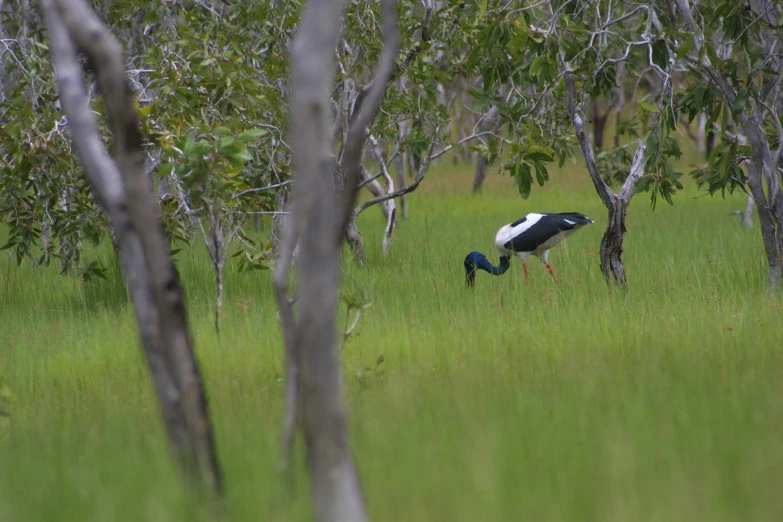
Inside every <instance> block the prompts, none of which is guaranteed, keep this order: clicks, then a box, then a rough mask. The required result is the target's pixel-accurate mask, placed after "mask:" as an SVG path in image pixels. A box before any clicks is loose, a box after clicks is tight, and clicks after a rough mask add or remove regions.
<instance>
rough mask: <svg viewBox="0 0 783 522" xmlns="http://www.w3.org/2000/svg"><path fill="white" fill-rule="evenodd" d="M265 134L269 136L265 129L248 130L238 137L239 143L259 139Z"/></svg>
mask: <svg viewBox="0 0 783 522" xmlns="http://www.w3.org/2000/svg"><path fill="white" fill-rule="evenodd" d="M267 134H269V131H267V130H266V129H248V130H246V131H244V132H243V133H242V134H240V135H239V141H248V140H251V139H253V138H260V137H261V136H266V135H267Z"/></svg>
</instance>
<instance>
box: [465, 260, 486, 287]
mask: <svg viewBox="0 0 783 522" xmlns="http://www.w3.org/2000/svg"><path fill="white" fill-rule="evenodd" d="M488 262H489V261H487V256H485V255H484V254H482V253H481V252H471V253H470V254H468V256H467V257H466V258H465V284H466V285H467V286H468V287H470V288H472V287H473V285H474V284H475V281H476V268H477V267H479V266H480V265H481V264H482V263H488Z"/></svg>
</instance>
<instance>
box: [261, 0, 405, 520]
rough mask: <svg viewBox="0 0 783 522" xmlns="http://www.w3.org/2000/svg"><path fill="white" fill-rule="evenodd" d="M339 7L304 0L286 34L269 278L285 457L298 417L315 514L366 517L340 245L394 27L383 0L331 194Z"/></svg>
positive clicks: (392, 50) (387, 72)
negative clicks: (349, 387)
mask: <svg viewBox="0 0 783 522" xmlns="http://www.w3.org/2000/svg"><path fill="white" fill-rule="evenodd" d="M343 5H344V0H310V1H309V2H308V4H307V6H306V7H305V9H304V14H303V17H302V21H301V25H300V28H299V31H298V32H297V34H296V36H295V38H294V40H293V42H292V53H291V64H292V69H291V70H292V82H291V85H292V90H291V104H290V106H291V150H292V162H293V179H294V181H295V183H294V190H293V202H292V207H293V219H291V220H289V222H288V224H287V225H286V230H285V235H284V240H283V249H282V252H281V256H282V257H281V260H280V261H279V262H278V269H277V270H276V273H275V280H274V283H275V291H276V293H277V297H278V302H279V306H280V309H281V320H282V322H283V330H284V332H283V335H284V339H285V341H286V357H287V361H286V377H287V378H288V379H291V380H290V381H289V382H287V383H286V390H287V394H288V396H287V398H286V401H287V405H286V411H285V417H284V430H283V455H282V458H283V463H282V465H283V466H284V467H288V464H287V462H285V461H286V459H289V458H290V453H291V446H292V442H293V429H292V426H294V425H296V423H297V420H298V422H299V423H300V424H301V427H302V433H303V435H304V441H305V445H306V448H307V456H308V459H307V460H308V465H309V470H310V481H311V488H310V489H311V492H312V496H313V507H314V510H315V515H316V518H317V519H318V520H320V521H323V522H338V521H339V522H364V521H366V520H368V516H367V511H366V508H365V502H364V496H363V493H362V490H361V487H360V483H359V476H358V472H357V470H356V466H355V464H354V461H353V457H352V456H351V451H350V444H349V437H348V427H347V419H346V417H347V414H346V410H345V406H344V404H343V399H342V376H341V370H340V365H339V360H338V357H337V338H336V333H337V328H336V327H337V324H336V323H337V294H338V290H339V283H340V249H341V246H342V242H343V239H344V237H345V230H346V226H347V224H348V223H350V221H351V216H352V205H353V203H354V200H355V197H356V187H357V185H358V181H359V179H360V176H361V165H360V159H361V155H362V149H363V147H364V142H365V140H366V137H367V128H368V126H369V125H370V124H371V122H372V120H373V119H374V118H375V115H376V114H377V112H378V109H379V108H380V103H381V99H382V98H383V96H384V94H385V91H386V86H387V84H388V81H389V78H390V77H391V74H392V68H393V66H394V58H395V56H396V54H397V51H398V48H399V35H398V30H397V21H396V2H394V0H382V2H381V9H382V14H383V20H384V23H383V32H384V52H383V56H382V58H381V62H380V64H379V67H378V71H377V73H376V77H375V78H374V80H373V82H372V87H371V88H369V89H368V90H367V92H366V95H365V97H364V98H363V100H362V103H361V104H360V105H361V106H360V107H356V108H355V109H354V114H353V115H352V117H351V124H350V128H349V130H348V134H347V140H346V143H345V147H344V149H343V157H342V159H341V162H340V163H341V165H340V167H341V169H340V170H341V171H342V174H343V175H344V176H345V182H344V187H343V190H342V191H341V192H338V191H337V190H336V187H335V183H334V176H333V172H334V169H335V167H336V166H335V164H334V160H333V152H332V150H331V149H330V147H331V125H330V91H331V87H332V80H333V76H334V49H335V46H336V44H337V41H338V37H339V33H340V14H341V11H342V8H343ZM357 105H359V104H357ZM296 238H298V242H299V249H300V252H301V253H302V255H301V256H299V258H298V268H299V270H298V273H299V281H298V296H297V301H298V303H299V304H298V306H297V316H296V317H294V314H293V308H292V307H293V304H292V302H291V301H290V300H289V298H288V297H287V290H286V287H287V276H288V271H289V269H290V259H289V257H290V254H289V249H290V247H291V246H292V245H293V244H294V243H295V242H296ZM297 378H298V381H296V380H297Z"/></svg>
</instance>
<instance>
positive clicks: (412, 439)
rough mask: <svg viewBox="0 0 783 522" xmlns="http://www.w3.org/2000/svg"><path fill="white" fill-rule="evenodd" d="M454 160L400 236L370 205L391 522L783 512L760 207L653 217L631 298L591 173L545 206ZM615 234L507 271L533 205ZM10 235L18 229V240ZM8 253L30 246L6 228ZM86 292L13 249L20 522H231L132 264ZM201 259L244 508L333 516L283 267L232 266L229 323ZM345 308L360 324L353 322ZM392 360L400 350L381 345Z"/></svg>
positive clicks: (209, 383) (774, 337) (6, 325)
mask: <svg viewBox="0 0 783 522" xmlns="http://www.w3.org/2000/svg"><path fill="white" fill-rule="evenodd" d="M471 174H472V168H471V166H460V165H453V164H452V163H451V161H444V162H442V163H440V164H439V165H438V166H437V168H436V169H435V170H434V171H433V172H432V173H431V174H429V175H428V176H429V177H428V179H425V180H424V182H423V183H422V185H421V187H420V189H419V190H418V191H417V192H415V193H413V194H412V195H411V197H410V215H409V218H408V219H407V220H405V221H403V222H402V224H401V225H400V227H399V228H398V230H397V231H396V234H395V237H394V242H393V245H392V248H391V250H390V252H389V255H388V256H387V257H384V256H383V254H382V250H381V240H382V233H383V220H382V216H381V214H380V211H379V210H378V209H369V210H368V211H367V212H365V213H364V214H363V215H362V216H361V219H360V223H359V224H360V228H361V231H362V233H363V235H364V239H365V240H366V247H367V256H368V263H367V265H366V266H364V267H360V266H356V265H355V264H354V263H352V262H351V261H350V260H348V259H347V256H346V260H345V261H344V263H343V266H344V277H343V283H344V287H345V288H346V289H348V290H355V289H358V290H361V291H362V292H364V293H365V294H367V295H368V296H369V298H370V299H371V301H372V306H371V307H370V308H368V309H367V310H365V312H364V314H363V315H362V317H361V319H360V322H359V323H358V326H357V328H356V330H355V331H354V334H353V335H352V336H351V337H350V339H349V340H348V342H347V344H346V346H345V350H344V354H343V369H344V381H345V397H346V403H347V406H348V408H349V414H350V430H351V433H350V435H351V442H352V446H353V453H354V456H355V458H356V461H357V463H358V467H359V470H360V475H361V479H362V484H363V488H364V491H365V494H366V497H367V503H368V508H369V511H370V514H371V517H372V520H373V521H375V522H401V521H406V522H414V521H416V522H418V521H421V522H425V521H426V522H485V521H486V522H517V521H530V522H544V521H574V522H576V521H601V522H647V521H660V522H675V521H688V522H697V521H698V522H723V521H737V522H740V521H742V522H748V521H776V520H783V494H781V487H783V321H782V320H781V318H783V299H782V298H781V296H779V295H774V294H768V293H767V291H766V279H767V269H766V267H765V260H764V252H763V247H762V243H761V236H760V232H759V229H758V219H757V217H756V216H755V214H754V228H753V229H752V230H745V229H743V228H742V227H741V226H740V225H739V222H738V221H739V220H738V219H737V217H736V216H732V215H730V214H729V213H730V212H731V211H733V210H739V209H743V208H744V206H745V198H744V196H742V195H734V196H730V197H727V198H726V199H723V198H722V197H720V195H718V196H716V197H709V196H707V197H699V196H702V193H701V192H699V191H698V189H697V188H696V187H695V186H694V185H693V183H692V182H690V181H688V183H687V186H686V190H684V191H683V192H681V193H679V194H677V196H676V199H675V204H674V206H670V205H668V204H666V203H665V202H663V203H659V204H658V207H657V208H656V209H655V210H654V211H653V210H652V209H651V208H650V200H649V194H645V193H642V194H638V195H637V196H636V197H635V199H634V200H633V203H632V205H631V207H630V211H629V215H628V220H627V227H628V234H627V236H626V243H625V254H624V261H625V267H626V272H627V275H628V291H627V292H626V293H624V294H623V293H621V292H616V291H612V290H610V289H609V288H608V287H607V285H606V284H605V282H604V280H603V278H602V275H601V272H600V267H599V259H598V248H599V243H600V240H601V236H602V235H603V232H604V229H605V227H606V222H607V212H606V209H605V208H604V207H603V206H602V204H601V202H600V200H599V199H598V196H597V195H596V193H595V191H594V189H593V187H592V184H591V183H590V181H589V178H588V176H587V173H586V171H585V169H584V166H583V164H582V162H581V161H579V162H578V163H577V164H574V165H569V164H567V165H566V167H564V169H563V170H562V171H560V172H557V171H555V172H552V182H551V183H550V184H549V185H547V186H546V187H544V188H539V187H537V186H536V187H534V189H533V194H532V195H531V197H530V199H529V200H527V201H525V200H523V199H521V197H520V196H519V195H518V193H517V192H516V188H515V187H513V186H512V183H511V180H510V179H509V178H508V177H505V176H502V175H500V174H496V173H495V174H490V176H489V179H488V181H487V183H486V187H485V188H484V190H483V192H482V193H481V194H480V195H478V196H475V197H474V196H473V195H472V194H471V193H470V183H471ZM533 211H539V212H565V211H575V212H582V213H585V214H587V215H588V216H590V217H591V218H592V219H594V221H595V224H593V225H590V226H588V227H585V228H583V229H582V230H580V231H579V232H577V233H576V234H574V235H572V236H571V237H569V238H568V239H567V240H566V241H565V242H564V243H563V244H561V245H560V246H558V247H557V248H556V249H555V250H553V251H552V252H551V254H550V262H551V263H552V266H553V267H554V270H555V271H556V273H557V275H558V276H559V277H560V279H561V282H562V283H561V284H560V285H557V284H555V282H554V281H553V279H552V278H551V276H550V275H549V274H548V273H547V271H546V268H545V267H544V266H543V264H541V263H540V262H539V261H538V260H537V259H536V258H532V259H531V262H530V266H529V267H530V279H529V281H525V278H524V276H523V272H522V264H521V262H520V261H519V260H518V259H516V258H515V259H512V266H511V269H510V270H509V271H508V272H507V273H506V274H505V275H503V276H500V277H493V276H491V275H489V274H487V273H485V272H479V273H478V274H477V281H476V287H475V289H474V290H473V291H470V290H468V289H466V287H465V280H464V269H463V264H462V262H463V259H464V258H465V256H466V255H467V254H468V253H469V252H470V251H473V250H479V251H482V252H484V253H485V254H487V256H488V257H489V258H490V260H491V261H493V262H495V263H497V254H496V252H495V247H494V237H495V233H496V231H497V229H498V228H499V227H500V226H502V225H504V224H506V223H509V222H511V221H514V220H516V219H518V218H520V217H522V216H523V215H524V214H526V213H527V212H533ZM4 235H5V233H4V232H0V236H4ZM0 241H2V242H5V241H4V238H3V237H0ZM86 255H87V257H88V258H89V259H103V260H104V262H107V263H109V266H110V267H112V268H111V270H110V271H109V273H108V276H107V280H105V281H104V280H97V281H95V282H93V283H90V284H84V283H82V282H81V281H79V280H77V279H75V278H69V277H65V276H60V275H58V269H59V267H58V266H54V265H53V266H51V267H48V268H33V267H31V266H30V265H29V263H26V262H25V263H23V264H22V265H21V266H19V267H18V266H17V265H16V262H15V260H14V259H12V258H11V257H8V256H6V255H4V254H3V255H0V377H2V379H3V380H4V381H5V382H6V383H7V385H8V387H9V388H10V389H11V390H12V391H13V393H14V395H15V397H16V399H17V400H16V402H15V404H13V405H12V407H11V411H10V416H9V417H0V522H43V521H56V522H114V521H117V522H164V521H166V522H168V521H182V522H185V521H195V520H209V515H208V513H207V512H205V511H204V510H202V509H200V508H198V507H197V506H198V503H197V502H194V501H193V500H194V499H192V498H189V497H188V495H187V494H186V493H185V492H184V490H183V487H182V485H181V482H180V480H179V476H178V472H177V468H176V466H175V464H174V463H173V461H172V460H171V459H170V457H169V453H168V448H167V445H166V439H165V435H164V431H163V428H162V426H161V420H160V417H159V415H158V411H157V409H156V401H155V398H154V392H153V388H152V384H151V381H150V378H149V375H148V372H147V368H146V364H145V361H144V358H143V355H142V353H141V350H140V348H139V342H138V337H137V331H136V325H135V321H134V317H133V313H132V310H131V309H130V307H129V304H128V301H127V297H126V292H125V287H124V284H123V281H122V275H121V273H120V271H119V268H118V266H117V264H116V263H114V264H112V263H111V262H110V257H109V250H108V249H107V248H104V247H101V248H98V249H92V250H90V251H89V252H88V253H87V254H86ZM177 263H178V267H179V270H180V272H181V276H182V281H183V284H184V286H185V292H186V297H187V304H188V313H189V318H190V321H191V329H192V332H193V335H194V339H195V343H196V349H197V355H198V358H199V362H200V364H201V366H202V369H203V373H204V378H205V384H206V387H207V391H208V394H209V398H210V404H211V408H212V412H213V414H214V423H215V430H216V438H217V443H218V451H219V457H220V461H221V464H222V468H223V471H224V474H225V480H226V490H227V496H226V500H225V519H226V520H229V521H237V522H239V521H254V522H256V521H265V522H272V521H302V520H310V519H311V505H310V500H309V491H308V485H307V474H306V468H305V462H304V456H303V449H302V444H301V442H300V443H299V444H298V453H297V478H298V481H297V483H298V486H299V487H298V490H297V494H296V495H295V496H294V497H293V498H290V497H289V496H287V495H286V490H285V488H284V487H283V484H281V482H280V479H279V477H278V476H277V474H276V465H277V457H278V450H279V439H280V432H281V429H280V424H281V419H282V407H283V387H282V375H283V345H282V338H281V332H280V326H279V323H278V321H277V317H276V312H277V308H276V304H275V301H274V297H273V292H272V289H271V286H270V273H269V272H268V271H259V272H253V273H243V274H238V273H237V272H236V271H235V270H233V269H232V267H228V268H227V273H226V305H225V309H224V315H223V323H222V327H223V331H222V333H221V335H220V337H218V336H217V335H216V334H215V331H214V326H213V315H212V314H213V302H214V282H213V276H212V272H211V268H210V265H209V262H208V259H207V256H206V254H205V252H204V249H203V246H201V245H198V246H197V247H196V248H193V249H191V250H188V249H186V250H183V251H182V252H181V253H179V254H177ZM344 319H345V318H344V317H342V319H341V324H343V323H344ZM381 356H383V361H382V362H381V363H380V364H378V360H379V358H380V357H381Z"/></svg>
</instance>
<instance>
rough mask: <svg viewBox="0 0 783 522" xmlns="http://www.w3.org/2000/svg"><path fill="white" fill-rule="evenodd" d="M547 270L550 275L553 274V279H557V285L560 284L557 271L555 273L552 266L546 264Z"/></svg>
mask: <svg viewBox="0 0 783 522" xmlns="http://www.w3.org/2000/svg"><path fill="white" fill-rule="evenodd" d="M546 269H547V270H549V273H550V274H552V277H554V278H555V282H556V283H558V284H560V280H559V279H558V278H557V276H556V275H555V271H554V270H552V265H550V264H549V263H546Z"/></svg>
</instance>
